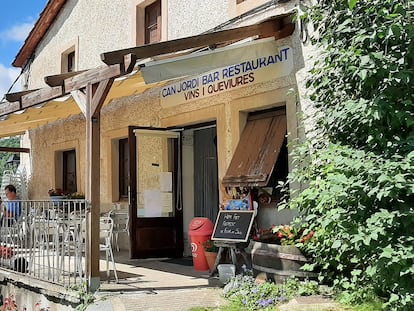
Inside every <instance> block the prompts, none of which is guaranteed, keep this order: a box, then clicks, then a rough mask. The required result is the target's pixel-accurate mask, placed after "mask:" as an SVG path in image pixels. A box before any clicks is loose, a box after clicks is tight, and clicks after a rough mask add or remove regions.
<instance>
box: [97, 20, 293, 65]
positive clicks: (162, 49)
mask: <svg viewBox="0 0 414 311" xmlns="http://www.w3.org/2000/svg"><path fill="white" fill-rule="evenodd" d="M287 16H290V14H286V15H282V16H278V17H276V18H274V19H270V20H267V21H264V22H262V23H260V24H254V25H250V26H244V27H239V28H234V29H228V30H221V31H216V32H210V33H205V34H201V35H196V36H191V37H186V38H180V39H175V40H170V41H163V42H157V43H153V44H147V45H143V46H138V47H133V48H129V49H122V50H117V51H112V52H106V53H102V54H101V60H102V61H103V62H104V63H105V64H107V65H113V64H118V63H122V62H123V61H124V56H125V55H127V54H134V55H135V56H136V57H137V58H138V59H139V58H146V57H152V56H155V55H161V54H167V53H173V52H178V51H181V50H186V49H190V48H196V47H202V46H209V45H214V44H218V43H220V42H225V41H234V40H241V39H245V38H248V37H252V36H256V35H258V36H261V37H269V36H273V35H275V33H277V31H279V30H280V27H281V25H280V24H281V23H280V21H284V20H285V18H286V17H287Z"/></svg>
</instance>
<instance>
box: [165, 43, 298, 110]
mask: <svg viewBox="0 0 414 311" xmlns="http://www.w3.org/2000/svg"><path fill="white" fill-rule="evenodd" d="M269 47H271V48H269ZM264 52H265V53H264V54H262V55H263V56H260V57H257V58H254V59H249V60H243V61H240V62H239V63H237V64H234V65H230V66H226V67H222V68H219V69H215V70H212V71H209V72H206V73H203V74H202V75H199V76H194V77H190V78H186V79H183V80H181V81H180V82H177V83H173V84H169V85H166V86H165V87H163V88H162V89H161V104H162V105H163V106H164V107H169V106H174V105H177V104H181V103H185V102H190V101H193V100H197V99H202V98H204V97H208V96H212V95H216V94H219V93H222V92H226V91H231V90H234V89H237V88H241V87H245V86H250V85H253V84H256V83H259V82H265V81H269V80H273V79H276V78H280V77H284V76H287V75H289V74H290V73H291V72H292V69H293V52H292V48H291V47H289V46H283V47H277V46H275V42H272V45H271V46H269V44H268V45H267V48H266V49H265V51H264Z"/></svg>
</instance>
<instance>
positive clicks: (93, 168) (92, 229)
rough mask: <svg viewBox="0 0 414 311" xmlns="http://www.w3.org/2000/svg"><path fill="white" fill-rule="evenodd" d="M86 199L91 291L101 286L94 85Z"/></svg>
mask: <svg viewBox="0 0 414 311" xmlns="http://www.w3.org/2000/svg"><path fill="white" fill-rule="evenodd" d="M86 94H87V104H86V142H87V152H86V167H87V177H86V199H87V200H88V201H90V202H91V212H90V217H89V224H90V225H89V235H88V236H89V241H88V242H89V244H88V251H87V256H86V262H87V265H88V266H87V273H88V279H89V284H88V288H89V291H92V292H94V291H96V290H97V289H98V288H99V286H100V276H99V216H100V198H99V192H100V127H99V126H100V120H99V117H100V113H99V111H98V112H97V113H96V112H95V113H94V112H93V111H92V100H93V89H92V85H90V84H89V85H88V86H87V88H86Z"/></svg>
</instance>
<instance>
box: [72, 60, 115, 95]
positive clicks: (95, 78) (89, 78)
mask: <svg viewBox="0 0 414 311" xmlns="http://www.w3.org/2000/svg"><path fill="white" fill-rule="evenodd" d="M121 67H123V64H122V65H121V64H116V65H111V66H108V67H106V66H105V67H100V68H95V69H90V70H88V71H86V72H84V73H81V74H78V75H77V76H74V77H71V78H68V79H66V80H65V83H64V87H65V92H68V93H69V92H72V91H74V90H79V89H82V88H85V87H86V86H87V85H88V84H91V85H93V84H96V83H99V82H101V81H104V80H107V79H111V78H116V77H119V76H121V75H122V74H123V70H122V68H121Z"/></svg>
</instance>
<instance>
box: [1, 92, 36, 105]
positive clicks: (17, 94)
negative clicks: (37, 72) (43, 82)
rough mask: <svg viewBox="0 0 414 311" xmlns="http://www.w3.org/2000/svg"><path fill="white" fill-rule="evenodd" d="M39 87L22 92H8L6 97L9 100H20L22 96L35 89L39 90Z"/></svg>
mask: <svg viewBox="0 0 414 311" xmlns="http://www.w3.org/2000/svg"><path fill="white" fill-rule="evenodd" d="M37 90H38V89H35V90H26V91H20V92H15V93H8V94H6V99H7V101H9V102H17V101H20V100H21V99H22V96H24V95H26V94H29V93H32V92H34V91H37Z"/></svg>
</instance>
